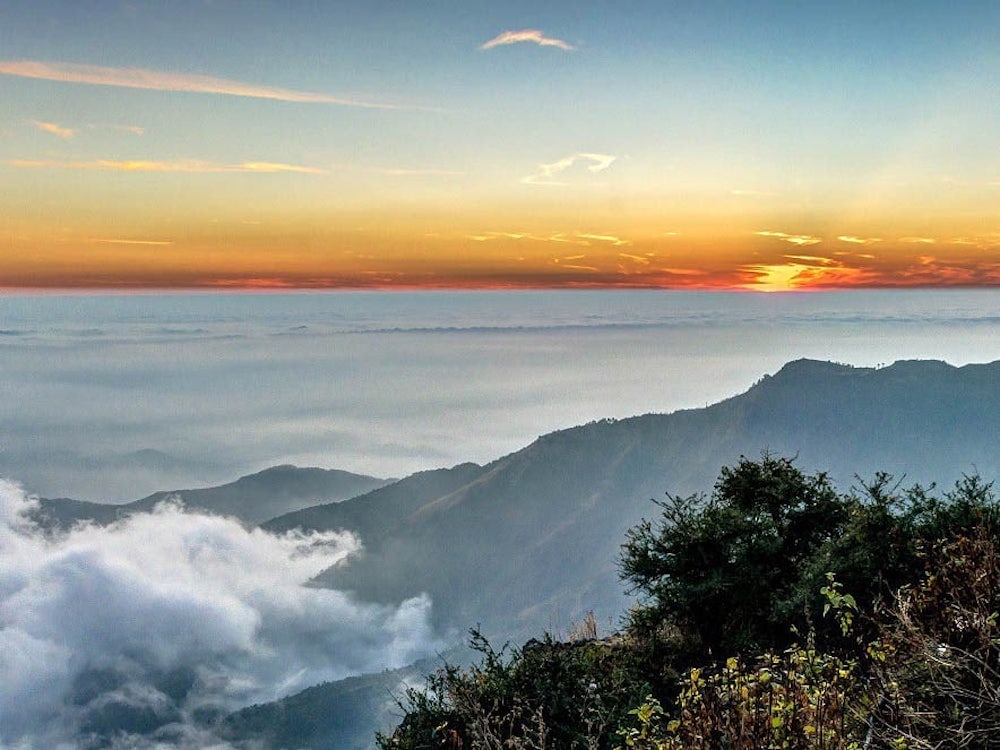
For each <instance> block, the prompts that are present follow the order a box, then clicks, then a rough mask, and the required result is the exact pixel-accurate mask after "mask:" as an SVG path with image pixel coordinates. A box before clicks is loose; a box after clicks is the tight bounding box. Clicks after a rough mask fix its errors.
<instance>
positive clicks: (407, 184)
mask: <svg viewBox="0 0 1000 750" xmlns="http://www.w3.org/2000/svg"><path fill="white" fill-rule="evenodd" d="M723 5H725V4H723ZM862 6H863V7H862ZM74 7H75V6H69V5H66V4H64V3H59V2H48V1H46V2H43V3H41V4H40V5H37V6H33V7H32V10H31V12H30V13H29V12H27V11H25V12H23V13H22V12H20V10H19V9H17V8H15V9H12V10H11V11H10V12H9V13H8V17H7V18H5V24H4V27H3V30H2V31H0V42H2V43H3V44H2V45H0V49H3V50H4V52H3V53H2V54H3V55H4V56H5V57H6V59H2V60H0V97H3V101H4V108H3V111H2V112H0V289H2V288H7V289H29V288H38V289H53V288H84V287H97V288H103V287H110V288H132V287H136V288H150V287H165V288H171V287H183V288H190V287H193V288H239V287H259V286H267V287H272V286H273V287H278V288H282V287H330V288H337V287H449V286H454V287H477V286H482V287H521V286H527V287H538V286H542V287H546V286H553V287H563V286H570V287H576V286H612V287H614V286H623V287H665V288H709V289H757V290H765V291H773V290H783V289H804V288H829V287H856V286H876V287H897V286H953V285H965V286H992V285H995V284H997V283H998V282H1000V150H998V147H997V140H996V133H998V132H1000V103H998V99H997V97H996V81H997V80H998V79H1000V53H998V52H997V46H996V44H995V38H993V37H992V36H991V35H990V34H987V33H985V32H984V29H989V28H995V25H994V24H993V23H992V22H993V21H1000V10H997V7H998V6H994V5H992V4H988V3H979V2H973V3H969V4H968V6H967V7H963V9H962V10H961V12H958V11H955V12H953V11H952V10H949V9H947V8H944V7H943V6H938V5H932V4H924V3H921V4H920V8H921V12H920V13H916V12H913V9H912V7H911V6H909V5H897V4H895V3H886V4H884V5H880V6H879V7H878V8H869V7H868V5H867V4H860V5H858V6H857V7H854V6H853V5H852V6H850V7H845V8H843V9H841V10H839V11H836V12H834V11H832V10H831V11H824V10H820V9H818V8H811V7H801V8H800V7H797V6H794V7H793V6H789V5H787V4H781V3H775V4H774V7H773V8H772V11H773V12H771V13H770V14H763V15H764V16H766V22H765V20H763V16H762V15H761V14H759V13H756V12H751V11H750V10H748V9H746V8H743V6H738V5H735V4H734V5H732V6H730V7H728V8H726V9H724V10H720V8H714V7H712V8H708V7H705V6H704V5H703V4H697V3H694V4H691V5H690V7H688V6H687V5H686V4H684V3H681V4H680V5H677V6H676V7H674V6H671V7H673V11H669V10H668V9H666V8H665V6H664V5H663V4H657V3H645V2H643V3H639V4H637V5H636V6H635V8H633V9H632V10H630V11H628V12H624V11H623V12H622V13H621V14H615V15H609V14H600V13H598V14H596V16H595V17H593V18H590V19H589V20H586V19H580V18H578V16H579V15H580V14H578V13H573V14H564V13H559V12H558V10H559V7H560V6H559V4H553V6H552V8H550V9H549V10H548V11H546V12H544V13H543V12H535V13H528V15H529V16H533V17H534V18H535V19H536V20H535V21H532V23H536V22H537V24H538V26H540V27H541V26H543V25H542V23H541V20H545V19H547V20H546V23H545V24H544V27H543V28H535V27H533V26H523V27H522V26H519V24H524V23H526V19H524V20H518V19H515V18H507V17H508V16H510V15H512V14H513V15H521V14H523V13H526V12H527V11H526V9H525V8H521V9H520V11H518V10H517V9H516V8H513V9H512V8H508V9H506V10H502V9H492V10H486V9H482V10H480V11H477V12H470V13H468V14H465V15H463V16H462V17H461V18H457V17H456V16H455V15H454V14H449V13H445V12H443V10H442V9H440V8H438V11H440V12H438V11H428V12H426V13H416V12H415V11H414V10H412V9H407V8H405V7H399V8H395V9H394V10H392V12H389V11H387V12H386V15H384V16H377V17H376V16H369V15H367V14H366V13H365V12H363V11H361V10H356V11H352V12H351V13H349V14H347V16H345V15H344V13H346V11H343V10H336V9H334V8H330V9H326V10H318V11H317V13H318V14H319V15H320V16H322V18H313V19H312V20H311V21H309V22H307V19H305V18H304V17H299V16H289V15H287V14H281V13H280V12H279V10H278V9H277V8H276V7H274V8H272V7H271V6H267V8H260V9H257V11H255V12H254V13H247V14H245V15H240V14H236V15H234V14H233V13H232V12H230V11H227V10H225V9H220V8H214V7H203V6H201V5H198V6H197V7H196V6H194V5H189V4H182V5H180V6H176V7H175V8H174V9H173V10H171V9H169V8H158V7H156V8H154V7H134V8H131V9H130V10H129V11H128V12H124V11H123V10H122V9H121V7H119V6H118V5H116V4H113V3H107V4H104V3H98V4H95V5H94V6H93V7H92V8H91V7H89V6H88V9H84V10H79V9H78V8H77V9H75V10H74ZM685 7H687V11H685V12H681V11H682V10H683V8H685ZM563 10H566V9H565V8H564V9H563ZM348 16H349V17H348ZM543 17H544V18H543ZM505 18H506V19H507V20H504V19H505ZM40 21H41V22H43V23H41V25H40ZM550 25H551V28H548V27H549V26H550ZM152 26H156V27H157V28H159V29H160V30H161V32H162V34H161V36H158V37H157V38H156V39H150V38H149V36H148V34H147V33H146V30H147V29H148V28H150V27H152ZM42 28H45V29H47V30H48V31H46V32H45V33H41V31H40V29H42ZM890 32H891V33H890ZM265 36H266V37H267V39H268V40H269V42H268V44H269V45H270V46H266V47H260V45H259V44H258V42H257V40H258V39H260V38H263V37H265ZM209 37H211V39H212V40H213V43H212V44H206V40H207V39H208V38H209ZM192 49H197V50H199V53H198V55H197V56H196V57H195V58H192V56H191V55H190V51H191V50H192ZM185 50H186V51H187V52H185ZM372 50H378V51H379V54H378V56H377V59H376V58H373V57H372ZM261 55H262V56H263V57H261Z"/></svg>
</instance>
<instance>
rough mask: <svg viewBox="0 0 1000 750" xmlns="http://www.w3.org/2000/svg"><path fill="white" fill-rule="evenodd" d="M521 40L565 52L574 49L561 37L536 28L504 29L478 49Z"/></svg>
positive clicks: (500, 45) (501, 45) (516, 42)
mask: <svg viewBox="0 0 1000 750" xmlns="http://www.w3.org/2000/svg"><path fill="white" fill-rule="evenodd" d="M521 42H531V43H533V44H537V45H539V46H541V47H558V48H559V49H561V50H566V51H567V52H569V51H570V50H573V49H575V47H573V45H571V44H569V43H567V42H564V41H563V40H562V39H556V38H554V37H550V36H545V34H544V33H542V32H541V31H539V30H538V29H522V30H521V31H504V32H502V33H500V34H497V36H495V37H493V38H492V39H490V40H489V41H488V42H486V43H484V44H482V45H480V47H479V49H493V48H494V47H503V46H505V45H508V44H520V43H521Z"/></svg>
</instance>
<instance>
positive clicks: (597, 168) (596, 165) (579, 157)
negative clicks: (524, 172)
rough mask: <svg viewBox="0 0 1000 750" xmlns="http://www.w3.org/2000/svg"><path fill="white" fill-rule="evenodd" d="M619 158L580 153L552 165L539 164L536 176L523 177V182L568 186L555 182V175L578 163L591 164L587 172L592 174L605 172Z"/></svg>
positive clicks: (608, 155) (527, 183)
mask: <svg viewBox="0 0 1000 750" xmlns="http://www.w3.org/2000/svg"><path fill="white" fill-rule="evenodd" d="M617 158H618V157H616V156H611V155H610V154H594V153H578V154H573V155H572V156H567V157H565V158H563V159H560V160H559V161H555V162H552V163H551V164H539V165H538V171H537V172H536V173H535V174H531V175H528V176H527V177H522V178H521V182H523V183H525V184H526V185H566V184H568V183H565V182H559V181H557V180H553V179H552V177H553V176H554V175H557V174H559V173H560V172H564V171H566V170H567V169H569V168H570V167H572V166H573V165H574V164H576V163H577V162H580V161H582V162H587V161H589V162H591V164H588V165H587V171H588V172H591V173H592V174H597V173H599V172H603V171H604V170H605V169H607V168H608V167H610V166H611V165H612V164H613V163H614V162H615V160H616V159H617Z"/></svg>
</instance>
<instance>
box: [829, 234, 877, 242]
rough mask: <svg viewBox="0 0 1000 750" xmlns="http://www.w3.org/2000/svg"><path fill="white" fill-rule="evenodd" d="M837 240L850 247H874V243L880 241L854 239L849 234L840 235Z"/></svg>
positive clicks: (874, 238)
mask: <svg viewBox="0 0 1000 750" xmlns="http://www.w3.org/2000/svg"><path fill="white" fill-rule="evenodd" d="M837 239H838V240H840V241H841V242H847V243H850V244H852V245H874V244H875V243H876V242H881V241H882V239H881V238H880V237H855V236H853V235H849V234H842V235H840V236H839V237H837Z"/></svg>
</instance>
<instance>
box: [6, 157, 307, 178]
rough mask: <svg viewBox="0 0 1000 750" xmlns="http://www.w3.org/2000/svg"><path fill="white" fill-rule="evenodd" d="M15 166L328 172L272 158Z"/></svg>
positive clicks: (27, 162) (24, 163)
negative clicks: (239, 162)
mask: <svg viewBox="0 0 1000 750" xmlns="http://www.w3.org/2000/svg"><path fill="white" fill-rule="evenodd" d="M10 164H11V166H14V167H33V168H43V169H73V170H82V171H90V172H185V173H189V174H190V173H219V172H244V173H257V174H275V173H277V172H294V173H297V174H327V171H326V170H325V169H319V168H318V167H306V166H302V165H300V164H282V163H280V162H270V161H248V162H243V163H241V164H219V163H217V162H210V161H197V160H187V161H147V160H142V159H134V160H128V161H114V160H110V159H99V160H97V161H45V160H32V159H15V160H13V161H11V162H10Z"/></svg>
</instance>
